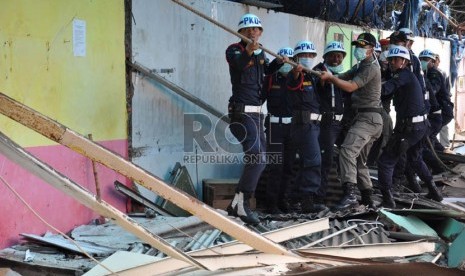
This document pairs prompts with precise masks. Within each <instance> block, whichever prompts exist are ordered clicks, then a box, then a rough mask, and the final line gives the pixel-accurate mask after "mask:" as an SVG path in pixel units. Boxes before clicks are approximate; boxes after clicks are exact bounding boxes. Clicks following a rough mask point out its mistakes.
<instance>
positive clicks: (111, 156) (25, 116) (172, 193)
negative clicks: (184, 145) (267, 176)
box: [0, 93, 294, 256]
mask: <svg viewBox="0 0 465 276" xmlns="http://www.w3.org/2000/svg"><path fill="white" fill-rule="evenodd" d="M0 113H2V114H4V115H5V116H7V117H9V118H11V119H13V120H15V121H17V122H18V123H21V124H23V125H24V126H26V127H28V128H30V129H32V130H34V131H36V132H38V133H40V134H42V135H44V136H45V137H47V138H49V139H51V140H53V141H55V142H57V143H60V144H62V145H64V146H66V147H68V148H70V149H72V150H74V151H76V152H77V153H79V154H82V155H84V156H86V157H88V158H90V159H91V160H94V161H96V162H99V163H101V164H102V165H104V166H106V167H108V168H110V169H113V170H115V171H116V172H118V173H120V174H122V175H124V176H126V177H128V178H130V179H132V180H133V181H136V182H137V183H139V184H140V185H142V186H144V187H145V188H147V189H149V190H150V191H153V192H155V193H157V194H159V195H160V196H161V197H163V198H165V199H166V200H169V201H171V202H172V203H174V204H176V205H178V206H179V207H181V208H182V209H184V210H186V211H188V212H189V213H191V214H193V215H195V216H197V217H198V218H200V219H202V220H204V221H205V222H207V223H209V224H211V225H212V226H214V227H216V228H218V229H220V230H222V231H223V232H225V233H227V234H229V235H230V236H232V237H234V238H235V239H237V240H239V241H242V242H244V243H245V244H248V245H250V246H251V247H253V248H255V249H257V250H259V251H262V252H265V253H270V254H282V255H290V256H293V255H294V253H292V252H291V251H289V250H287V249H286V248H284V247H283V246H281V245H279V244H276V243H274V242H272V241H270V240H269V239H267V238H265V237H262V236H261V235H259V234H257V233H255V232H253V231H251V230H250V229H248V228H246V227H244V226H242V225H240V224H238V223H237V222H235V221H234V220H231V219H229V218H228V217H226V216H224V215H222V214H220V213H218V212H217V211H216V210H214V209H213V208H211V207H210V206H208V205H206V204H205V203H203V202H201V201H200V200H198V199H196V198H194V197H192V196H190V195H188V194H186V193H183V192H182V191H179V190H178V189H176V188H174V187H171V186H170V185H168V184H166V183H165V182H164V181H163V180H161V179H159V178H158V177H156V176H154V175H152V174H150V173H148V172H147V171H145V170H144V169H142V168H141V167H139V166H137V165H135V164H133V163H131V162H129V161H127V160H125V159H124V158H123V157H121V156H119V155H117V154H115V153H113V152H112V151H110V150H108V149H106V148H105V147H102V146H101V145H99V144H97V143H95V142H93V141H90V140H89V139H87V138H85V137H84V136H82V135H79V134H78V133H75V132H74V131H72V130H70V129H68V128H66V127H65V126H63V125H61V124H60V123H58V122H56V121H53V120H52V119H50V118H48V117H46V116H45V115H43V114H41V113H39V112H37V111H35V110H33V109H31V108H30V107H27V106H25V105H23V104H22V103H20V102H18V101H16V100H14V99H12V98H10V97H8V96H7V95H5V94H3V93H0Z"/></svg>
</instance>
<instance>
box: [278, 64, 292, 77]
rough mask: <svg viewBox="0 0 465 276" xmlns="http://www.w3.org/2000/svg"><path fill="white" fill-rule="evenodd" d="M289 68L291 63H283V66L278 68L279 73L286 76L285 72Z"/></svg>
mask: <svg viewBox="0 0 465 276" xmlns="http://www.w3.org/2000/svg"><path fill="white" fill-rule="evenodd" d="M291 69H292V65H290V64H289V63H284V64H283V66H281V68H279V73H281V74H282V75H284V76H286V75H287V73H289V71H291Z"/></svg>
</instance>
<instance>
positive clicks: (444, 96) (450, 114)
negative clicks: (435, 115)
mask: <svg viewBox="0 0 465 276" xmlns="http://www.w3.org/2000/svg"><path fill="white" fill-rule="evenodd" d="M426 77H427V78H428V81H429V83H430V85H431V89H432V90H433V91H434V95H435V96H436V100H437V103H438V106H439V107H440V109H441V125H440V126H439V127H438V130H437V132H435V133H432V134H431V136H430V139H431V142H432V143H433V145H434V148H435V150H438V151H444V147H443V146H442V145H441V144H440V143H439V141H438V139H437V134H438V133H439V131H441V128H442V127H443V126H445V125H447V124H449V123H450V121H451V120H452V119H453V118H454V111H453V109H454V104H453V103H452V102H451V101H450V97H451V95H450V93H449V91H448V90H447V83H446V79H445V78H444V75H443V74H442V73H441V71H439V70H438V69H436V68H434V67H432V68H429V69H428V71H427V73H426Z"/></svg>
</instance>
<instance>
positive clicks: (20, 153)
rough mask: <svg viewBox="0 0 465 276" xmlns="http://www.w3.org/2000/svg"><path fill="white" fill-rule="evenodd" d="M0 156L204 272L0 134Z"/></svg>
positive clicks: (155, 237)
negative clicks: (0, 154)
mask: <svg viewBox="0 0 465 276" xmlns="http://www.w3.org/2000/svg"><path fill="white" fill-rule="evenodd" d="M0 152H1V153H2V154H3V155H4V156H5V157H7V158H8V159H10V160H11V161H13V162H15V163H16V164H17V165H19V166H20V167H23V168H24V169H26V170H28V171H29V172H31V173H32V174H34V175H36V176H37V177H39V178H41V179H42V180H44V181H45V182H47V183H49V184H50V185H52V186H53V187H55V188H57V189H58V190H60V191H62V192H64V193H65V194H67V195H70V196H72V197H73V198H74V199H76V200H77V201H79V202H80V203H82V204H83V205H85V206H87V207H89V208H90V209H92V210H94V211H96V212H97V213H99V214H100V215H102V216H105V217H108V218H111V219H113V220H115V223H117V224H118V225H119V226H121V227H122V228H124V229H126V230H127V231H129V232H131V233H132V234H134V235H136V236H137V237H138V238H140V239H141V240H143V241H145V242H147V243H148V244H150V245H151V246H153V247H154V248H157V249H158V250H160V251H162V252H163V253H165V254H166V255H168V256H171V257H173V258H176V259H180V260H182V261H184V262H187V263H189V264H191V265H194V266H196V267H200V268H205V267H204V266H203V265H202V264H200V263H198V262H197V261H195V260H194V259H193V258H192V257H190V256H189V255H187V254H185V253H184V252H182V251H181V250H179V249H178V248H176V247H174V246H172V245H170V244H169V243H167V242H166V241H165V240H164V239H162V238H160V237H158V236H157V235H154V234H153V233H151V232H150V231H148V230H147V229H145V228H143V227H141V226H140V225H139V224H138V223H137V222H135V221H134V220H132V219H131V218H129V217H128V216H127V215H126V214H124V213H123V212H121V211H119V210H118V209H116V208H114V207H113V206H112V205H110V204H108V203H107V202H105V201H103V200H102V201H100V202H99V201H98V200H97V199H96V197H95V196H94V195H93V194H91V193H90V192H88V191H87V190H85V189H84V188H83V187H81V186H79V185H78V184H76V183H74V182H72V181H71V180H70V179H68V178H66V177H64V176H63V175H61V174H60V173H59V172H57V171H55V170H53V169H52V168H50V167H49V166H48V165H47V164H45V163H43V162H41V161H40V160H38V159H37V158H35V157H34V156H32V155H31V154H29V153H28V152H26V151H25V150H24V149H22V148H21V147H20V146H19V145H17V144H15V143H14V142H13V141H11V140H10V139H9V138H8V137H6V136H5V135H4V134H3V133H2V132H0Z"/></svg>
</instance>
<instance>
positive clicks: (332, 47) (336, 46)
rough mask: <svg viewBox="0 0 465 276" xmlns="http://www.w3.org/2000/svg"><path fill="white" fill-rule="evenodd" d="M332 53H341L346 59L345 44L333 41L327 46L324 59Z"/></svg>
mask: <svg viewBox="0 0 465 276" xmlns="http://www.w3.org/2000/svg"><path fill="white" fill-rule="evenodd" d="M330 52H340V53H342V55H343V56H344V57H345V56H346V50H345V49H344V44H342V43H341V42H340V41H331V42H329V43H328V44H326V47H325V50H324V52H323V57H324V56H325V55H326V54H327V53H330Z"/></svg>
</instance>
